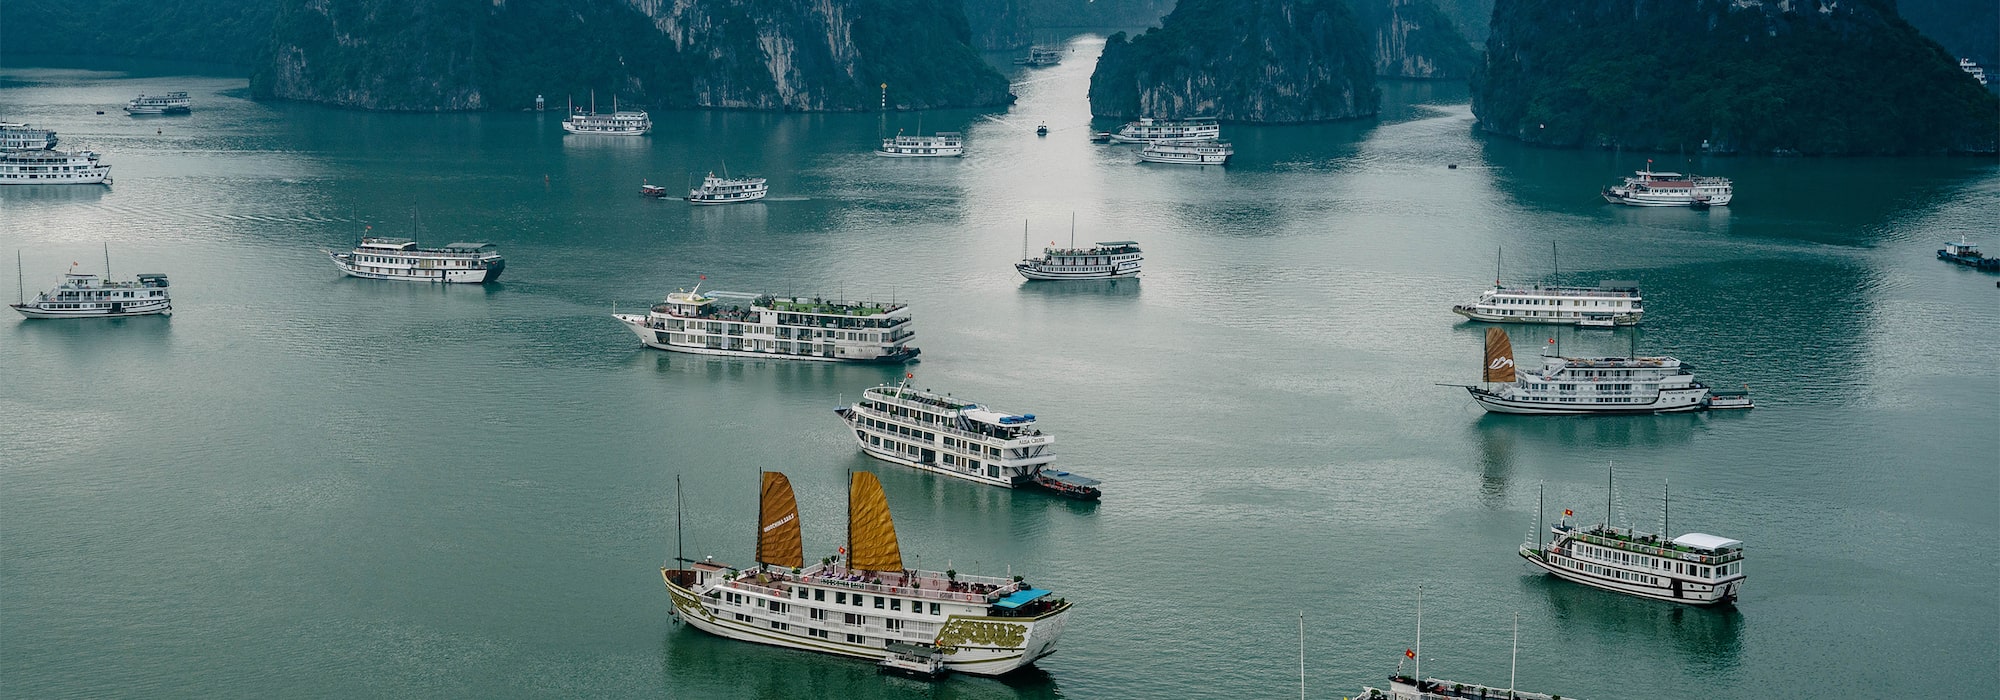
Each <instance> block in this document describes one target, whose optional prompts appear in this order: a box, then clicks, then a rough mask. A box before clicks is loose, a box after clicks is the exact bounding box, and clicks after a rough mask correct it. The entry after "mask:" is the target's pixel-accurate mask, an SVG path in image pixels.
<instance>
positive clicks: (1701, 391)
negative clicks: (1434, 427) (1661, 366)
mask: <svg viewBox="0 0 2000 700" xmlns="http://www.w3.org/2000/svg"><path fill="white" fill-rule="evenodd" d="M1466 393H1468V394H1471V395H1472V400H1473V402H1474V403H1477V404H1479V407H1480V408H1484V409H1486V410H1487V411H1488V412H1490V413H1507V414H1513V415H1536V416H1599V415H1633V414H1653V413H1684V412H1687V411H1699V410H1701V409H1702V408H1704V407H1705V406H1706V402H1704V401H1703V400H1702V398H1703V397H1704V396H1705V395H1707V393H1708V388H1707V387H1694V388H1689V389H1669V390H1664V391H1661V392H1660V395H1659V396H1658V397H1657V398H1655V399H1654V400H1653V402H1652V403H1646V404H1618V405H1615V406H1610V405H1602V406H1601V405H1595V404H1563V403H1551V402H1545V401H1517V400H1514V399H1507V398H1502V397H1500V396H1497V395H1494V394H1493V393H1492V392H1489V391H1486V390H1483V389H1480V388H1478V387H1466Z"/></svg>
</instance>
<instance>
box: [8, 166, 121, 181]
mask: <svg viewBox="0 0 2000 700" xmlns="http://www.w3.org/2000/svg"><path fill="white" fill-rule="evenodd" d="M109 184H111V166H108V165H107V166H104V167H101V168H92V169H90V170H86V171H83V172H68V173H41V174H37V175H36V176H35V177H28V176H26V175H8V174H0V185H109Z"/></svg>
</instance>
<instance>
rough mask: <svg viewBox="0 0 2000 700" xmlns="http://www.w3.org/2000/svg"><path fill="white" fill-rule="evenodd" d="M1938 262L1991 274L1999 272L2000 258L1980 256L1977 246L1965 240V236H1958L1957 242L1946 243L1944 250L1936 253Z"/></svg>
mask: <svg viewBox="0 0 2000 700" xmlns="http://www.w3.org/2000/svg"><path fill="white" fill-rule="evenodd" d="M1937 256H1938V259H1939V260H1943V261H1945V262H1948V263H1953V264H1957V265H1964V266H1966V267H1969V268H1972V269H1974V270H1985V271H1988V272H1992V271H1995V270H2000V258H1989V257H1986V256H1985V255H1982V254H1980V252H1979V244H1977V243H1972V242H1968V241H1966V240H1965V234H1962V233H1961V234H1959V235H1958V242H1957V243H1952V242H1950V241H1946V242H1945V244H1944V248H1942V249H1939V250H1938V252H1937Z"/></svg>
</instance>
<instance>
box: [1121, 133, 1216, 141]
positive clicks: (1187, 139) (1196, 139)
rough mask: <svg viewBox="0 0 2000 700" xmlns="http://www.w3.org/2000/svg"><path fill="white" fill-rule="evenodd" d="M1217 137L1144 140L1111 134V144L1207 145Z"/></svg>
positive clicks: (1212, 135) (1211, 135)
mask: <svg viewBox="0 0 2000 700" xmlns="http://www.w3.org/2000/svg"><path fill="white" fill-rule="evenodd" d="M1217 136H1218V134H1207V135H1202V136H1167V137H1156V138H1146V137H1143V136H1126V135H1124V134H1120V133H1116V132H1114V133H1112V134H1111V142H1112V143H1208V142H1210V141H1214V140H1215V139H1216V137H1217Z"/></svg>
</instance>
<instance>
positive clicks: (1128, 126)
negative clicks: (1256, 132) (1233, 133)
mask: <svg viewBox="0 0 2000 700" xmlns="http://www.w3.org/2000/svg"><path fill="white" fill-rule="evenodd" d="M1221 137H1222V127H1221V126H1220V125H1218V124H1216V122H1215V120H1214V119H1207V118H1195V119H1151V118H1146V119H1140V120H1138V121H1135V122H1126V123H1125V125H1124V126H1120V127H1118V130H1117V131H1114V132H1111V136H1110V137H1109V138H1110V140H1112V141H1116V142H1118V143H1200V142H1203V141H1214V140H1216V139H1219V138H1221Z"/></svg>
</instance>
